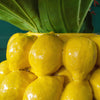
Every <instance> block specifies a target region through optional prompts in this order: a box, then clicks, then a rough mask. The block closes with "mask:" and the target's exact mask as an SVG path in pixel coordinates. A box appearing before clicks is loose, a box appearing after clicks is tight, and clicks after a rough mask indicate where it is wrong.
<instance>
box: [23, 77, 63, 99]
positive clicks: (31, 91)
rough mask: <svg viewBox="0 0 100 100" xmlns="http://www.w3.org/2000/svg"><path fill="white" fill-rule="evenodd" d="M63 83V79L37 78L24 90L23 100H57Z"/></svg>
mask: <svg viewBox="0 0 100 100" xmlns="http://www.w3.org/2000/svg"><path fill="white" fill-rule="evenodd" d="M63 81H64V79H63V77H57V76H42V77H39V78H38V79H36V80H35V81H34V82H32V83H31V84H30V85H29V86H28V87H27V88H26V90H25V93H24V98H23V100H59V99H60V96H61V93H62V89H63Z"/></svg>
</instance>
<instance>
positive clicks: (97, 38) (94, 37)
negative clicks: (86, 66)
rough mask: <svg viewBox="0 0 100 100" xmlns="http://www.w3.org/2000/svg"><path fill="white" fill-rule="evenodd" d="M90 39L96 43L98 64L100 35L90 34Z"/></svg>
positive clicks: (99, 58)
mask: <svg viewBox="0 0 100 100" xmlns="http://www.w3.org/2000/svg"><path fill="white" fill-rule="evenodd" d="M90 39H91V40H93V41H94V42H95V43H96V45H97V51H98V55H97V62H96V65H98V66H100V36H99V35H96V36H91V38H90Z"/></svg>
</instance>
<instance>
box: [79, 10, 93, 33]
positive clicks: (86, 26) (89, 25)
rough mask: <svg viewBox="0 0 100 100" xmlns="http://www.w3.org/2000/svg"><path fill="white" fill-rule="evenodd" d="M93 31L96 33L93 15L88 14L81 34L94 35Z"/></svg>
mask: <svg viewBox="0 0 100 100" xmlns="http://www.w3.org/2000/svg"><path fill="white" fill-rule="evenodd" d="M93 31H94V27H93V25H92V15H91V13H90V12H88V14H87V16H86V18H85V20H84V22H83V24H82V27H81V30H80V33H92V32H93Z"/></svg>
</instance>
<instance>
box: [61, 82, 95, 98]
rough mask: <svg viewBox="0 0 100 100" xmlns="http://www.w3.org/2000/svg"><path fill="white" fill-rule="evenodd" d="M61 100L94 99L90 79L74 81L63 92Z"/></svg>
mask: <svg viewBox="0 0 100 100" xmlns="http://www.w3.org/2000/svg"><path fill="white" fill-rule="evenodd" d="M61 100H93V95H92V89H91V87H90V85H89V83H88V81H72V82H71V83H69V84H68V85H67V86H66V88H65V90H64V92H63V93H62V97H61Z"/></svg>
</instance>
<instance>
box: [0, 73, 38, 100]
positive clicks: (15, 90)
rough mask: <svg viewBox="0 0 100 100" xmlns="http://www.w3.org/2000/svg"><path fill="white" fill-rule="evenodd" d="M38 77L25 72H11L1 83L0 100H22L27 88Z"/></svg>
mask: <svg viewBox="0 0 100 100" xmlns="http://www.w3.org/2000/svg"><path fill="white" fill-rule="evenodd" d="M35 79H36V76H35V75H33V74H31V73H29V72H25V71H15V72H11V73H9V74H8V75H6V77H5V78H4V80H3V81H2V83H1V86H0V100H22V98H23V94H24V91H25V88H26V87H27V86H28V85H29V84H30V83H31V82H32V81H34V80H35Z"/></svg>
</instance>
